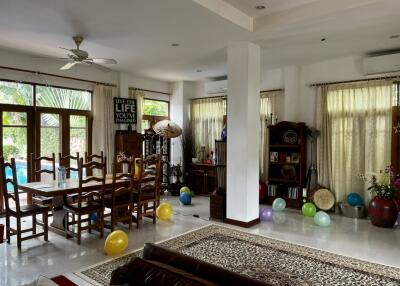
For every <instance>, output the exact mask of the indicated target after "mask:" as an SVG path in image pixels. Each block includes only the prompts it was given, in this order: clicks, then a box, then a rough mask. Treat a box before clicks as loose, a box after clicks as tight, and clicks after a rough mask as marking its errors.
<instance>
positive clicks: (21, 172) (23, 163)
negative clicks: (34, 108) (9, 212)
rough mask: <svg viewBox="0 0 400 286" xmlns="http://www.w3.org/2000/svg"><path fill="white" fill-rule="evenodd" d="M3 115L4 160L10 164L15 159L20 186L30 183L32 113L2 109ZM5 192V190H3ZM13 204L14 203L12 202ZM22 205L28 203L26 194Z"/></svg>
mask: <svg viewBox="0 0 400 286" xmlns="http://www.w3.org/2000/svg"><path fill="white" fill-rule="evenodd" d="M0 113H1V117H0V118H1V119H0V120H1V128H0V136H1V143H0V145H1V148H0V149H1V153H2V155H3V157H4V159H5V160H6V161H7V162H9V161H10V160H11V158H15V163H16V169H17V180H18V183H19V184H24V183H26V182H28V177H29V172H30V168H29V165H28V154H29V153H30V152H31V151H32V150H31V146H32V144H29V143H30V142H31V141H32V139H33V136H32V135H31V134H32V133H31V131H32V127H33V122H32V120H31V116H30V114H31V113H30V112H29V111H28V110H27V111H23V108H16V110H10V109H8V110H7V109H3V108H1V109H0ZM6 176H7V177H11V176H12V173H11V169H9V168H7V173H6ZM11 190H13V189H12V185H11V184H10V185H8V186H7V190H6V191H11ZM2 191H5V190H2ZM10 203H12V201H10ZM20 203H21V205H24V204H26V203H27V196H26V194H25V193H21V194H20ZM2 211H4V202H3V195H2V194H1V192H0V212H2Z"/></svg>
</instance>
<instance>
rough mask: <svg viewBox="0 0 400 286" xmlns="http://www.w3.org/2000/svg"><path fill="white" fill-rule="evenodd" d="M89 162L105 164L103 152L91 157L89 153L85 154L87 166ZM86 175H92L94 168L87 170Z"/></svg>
mask: <svg viewBox="0 0 400 286" xmlns="http://www.w3.org/2000/svg"><path fill="white" fill-rule="evenodd" d="M89 162H99V163H104V153H103V151H101V152H100V155H98V154H91V155H89V154H88V152H85V161H84V163H85V164H87V163H89ZM86 174H87V175H92V174H93V171H92V168H90V167H89V168H86Z"/></svg>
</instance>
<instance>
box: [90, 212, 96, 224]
mask: <svg viewBox="0 0 400 286" xmlns="http://www.w3.org/2000/svg"><path fill="white" fill-rule="evenodd" d="M90 220H91V221H92V222H96V221H97V214H96V213H91V214H90Z"/></svg>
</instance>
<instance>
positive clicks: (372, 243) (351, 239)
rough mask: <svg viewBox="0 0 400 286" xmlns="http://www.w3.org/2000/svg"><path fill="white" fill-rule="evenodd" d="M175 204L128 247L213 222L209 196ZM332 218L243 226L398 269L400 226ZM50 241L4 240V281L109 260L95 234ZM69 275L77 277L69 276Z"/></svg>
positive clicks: (0, 264) (291, 217)
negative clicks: (321, 222)
mask: <svg viewBox="0 0 400 286" xmlns="http://www.w3.org/2000/svg"><path fill="white" fill-rule="evenodd" d="M171 202H172V203H173V204H174V208H175V212H176V214H175V216H174V218H173V221H171V222H162V221H160V222H158V223H157V224H156V225H155V226H154V225H153V224H151V222H150V221H145V223H144V224H143V227H142V228H140V229H139V230H137V229H133V230H132V231H131V232H129V250H133V249H136V248H139V247H141V246H143V244H144V243H145V242H156V241H160V240H164V239H168V238H171V237H173V236H176V235H179V234H181V233H183V232H186V231H189V230H192V229H195V228H198V227H200V226H203V225H206V224H208V223H210V222H209V221H208V216H209V212H208V206H209V201H208V198H206V197H196V198H194V200H193V205H192V206H185V207H182V206H179V204H178V202H177V198H175V197H173V198H171ZM193 214H198V215H200V218H195V217H193V216H192V215H193ZM331 217H332V225H331V226H330V227H329V228H319V227H317V226H315V225H314V224H313V221H312V219H307V218H304V217H303V216H302V215H301V214H300V213H299V212H298V211H293V210H286V211H285V212H284V213H282V214H280V215H279V216H278V217H276V218H275V222H263V223H261V224H258V225H257V226H255V227H253V228H250V229H241V230H244V231H248V232H251V233H255V234H260V235H265V236H269V237H272V238H277V239H281V240H286V241H290V242H294V243H298V244H302V245H306V246H310V247H314V248H319V249H323V250H327V251H330V252H334V253H338V254H342V255H347V256H352V257H355V258H359V259H363V260H369V261H373V262H377V263H382V264H386V265H391V266H396V267H400V227H397V228H394V229H381V228H377V227H374V226H372V225H371V224H370V222H369V221H367V220H358V221H357V220H352V219H348V218H344V217H341V216H334V215H332V216H331ZM0 223H4V219H0ZM27 223H28V222H27ZM49 239H50V242H49V243H44V242H43V240H42V239H34V240H30V241H26V242H25V243H23V244H22V251H21V252H18V250H17V247H16V242H15V239H13V240H12V243H11V245H8V244H6V243H4V244H1V245H0V257H1V259H0V273H1V275H0V285H1V286H3V285H7V286H8V285H21V284H24V283H27V282H31V281H32V280H34V279H35V278H37V277H38V275H39V274H42V275H46V276H54V275H57V274H60V273H70V272H73V271H75V270H78V269H81V268H84V267H86V266H89V265H91V264H94V263H97V262H99V261H102V260H104V259H107V257H106V256H105V255H104V254H103V243H104V239H100V238H99V237H98V236H96V235H95V234H92V235H89V234H88V235H85V238H84V239H83V241H82V245H81V246H78V245H77V244H76V242H75V240H72V239H71V240H67V239H65V238H64V237H62V236H59V235H57V234H53V233H51V234H50V237H49ZM399 271H400V270H399ZM68 276H70V277H71V278H72V279H76V278H75V277H73V276H71V275H70V274H68ZM76 282H78V281H76ZM79 284H80V285H83V284H82V283H81V282H79Z"/></svg>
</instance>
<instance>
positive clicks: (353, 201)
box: [347, 193, 364, 207]
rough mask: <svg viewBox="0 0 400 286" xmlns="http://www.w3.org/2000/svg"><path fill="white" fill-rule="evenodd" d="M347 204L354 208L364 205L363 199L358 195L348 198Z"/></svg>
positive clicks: (351, 195) (354, 194)
mask: <svg viewBox="0 0 400 286" xmlns="http://www.w3.org/2000/svg"><path fill="white" fill-rule="evenodd" d="M347 203H348V204H349V205H351V206H353V207H355V206H362V205H364V202H363V199H362V197H361V196H360V195H359V194H357V193H351V194H349V195H348V196H347Z"/></svg>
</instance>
